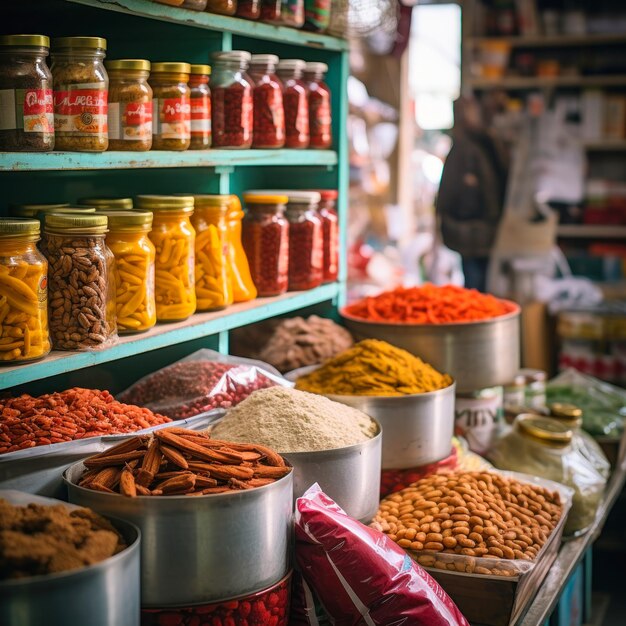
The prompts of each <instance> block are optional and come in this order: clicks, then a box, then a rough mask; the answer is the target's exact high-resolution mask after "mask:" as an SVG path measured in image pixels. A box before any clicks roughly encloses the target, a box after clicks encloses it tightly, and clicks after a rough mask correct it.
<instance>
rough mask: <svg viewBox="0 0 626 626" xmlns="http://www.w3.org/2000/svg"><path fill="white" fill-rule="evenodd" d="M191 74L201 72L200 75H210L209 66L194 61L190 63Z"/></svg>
mask: <svg viewBox="0 0 626 626" xmlns="http://www.w3.org/2000/svg"><path fill="white" fill-rule="evenodd" d="M190 73H191V74H201V75H202V76H210V75H211V66H210V65H202V64H197V63H194V64H192V65H191V70H190Z"/></svg>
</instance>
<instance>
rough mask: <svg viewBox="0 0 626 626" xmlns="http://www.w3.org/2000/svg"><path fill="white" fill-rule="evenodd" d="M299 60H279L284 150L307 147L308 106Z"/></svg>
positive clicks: (300, 61)
mask: <svg viewBox="0 0 626 626" xmlns="http://www.w3.org/2000/svg"><path fill="white" fill-rule="evenodd" d="M305 66H306V63H305V62H304V61H302V60H301V59H281V60H280V61H279V62H278V66H277V74H278V77H279V78H280V80H281V81H282V83H283V105H284V110H285V148H308V147H309V104H308V93H307V87H306V84H305V82H304V81H303V80H302V72H303V71H304V68H305Z"/></svg>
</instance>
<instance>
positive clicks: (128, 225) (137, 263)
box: [98, 209, 156, 334]
mask: <svg viewBox="0 0 626 626" xmlns="http://www.w3.org/2000/svg"><path fill="white" fill-rule="evenodd" d="M98 214H103V215H106V216H107V218H108V220H109V232H108V233H107V236H106V243H107V246H108V247H109V249H110V250H111V252H112V253H113V257H114V258H115V270H114V275H115V306H116V315H117V330H118V332H119V333H120V334H130V333H141V332H144V331H146V330H148V329H150V328H152V327H153V326H154V325H155V324H156V306H155V300H154V260H155V249H154V244H153V243H152V242H151V241H150V239H149V237H148V233H149V232H150V230H151V228H152V213H151V212H150V211H118V210H116V209H108V210H106V209H103V210H101V211H98Z"/></svg>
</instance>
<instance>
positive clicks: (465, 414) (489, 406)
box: [454, 387, 504, 455]
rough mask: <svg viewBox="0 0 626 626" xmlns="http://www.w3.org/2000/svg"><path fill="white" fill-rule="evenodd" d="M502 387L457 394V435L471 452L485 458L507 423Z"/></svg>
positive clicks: (455, 408) (455, 420)
mask: <svg viewBox="0 0 626 626" xmlns="http://www.w3.org/2000/svg"><path fill="white" fill-rule="evenodd" d="M502 397H503V389H502V387H488V388H486V389H478V390H476V391H473V392H469V393H457V394H456V397H455V399H454V432H455V433H456V434H457V435H462V436H463V437H464V438H465V439H466V441H467V444H468V446H469V449H470V450H471V451H472V452H476V454H482V455H484V454H485V453H486V452H487V451H488V450H489V449H490V447H491V444H492V443H493V441H494V439H495V437H496V436H497V434H498V429H499V428H500V425H501V424H502V420H503V414H504V410H503V406H502V401H503V400H502Z"/></svg>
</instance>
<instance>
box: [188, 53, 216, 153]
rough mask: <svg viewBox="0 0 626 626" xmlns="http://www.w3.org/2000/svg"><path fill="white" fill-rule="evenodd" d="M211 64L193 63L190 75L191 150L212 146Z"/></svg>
mask: <svg viewBox="0 0 626 626" xmlns="http://www.w3.org/2000/svg"><path fill="white" fill-rule="evenodd" d="M210 75H211V66H210V65H192V66H191V74H190V75H189V87H190V89H191V144H190V145H189V148H190V149H191V150H206V149H207V148H210V147H211V89H210V88H209V76H210Z"/></svg>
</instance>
